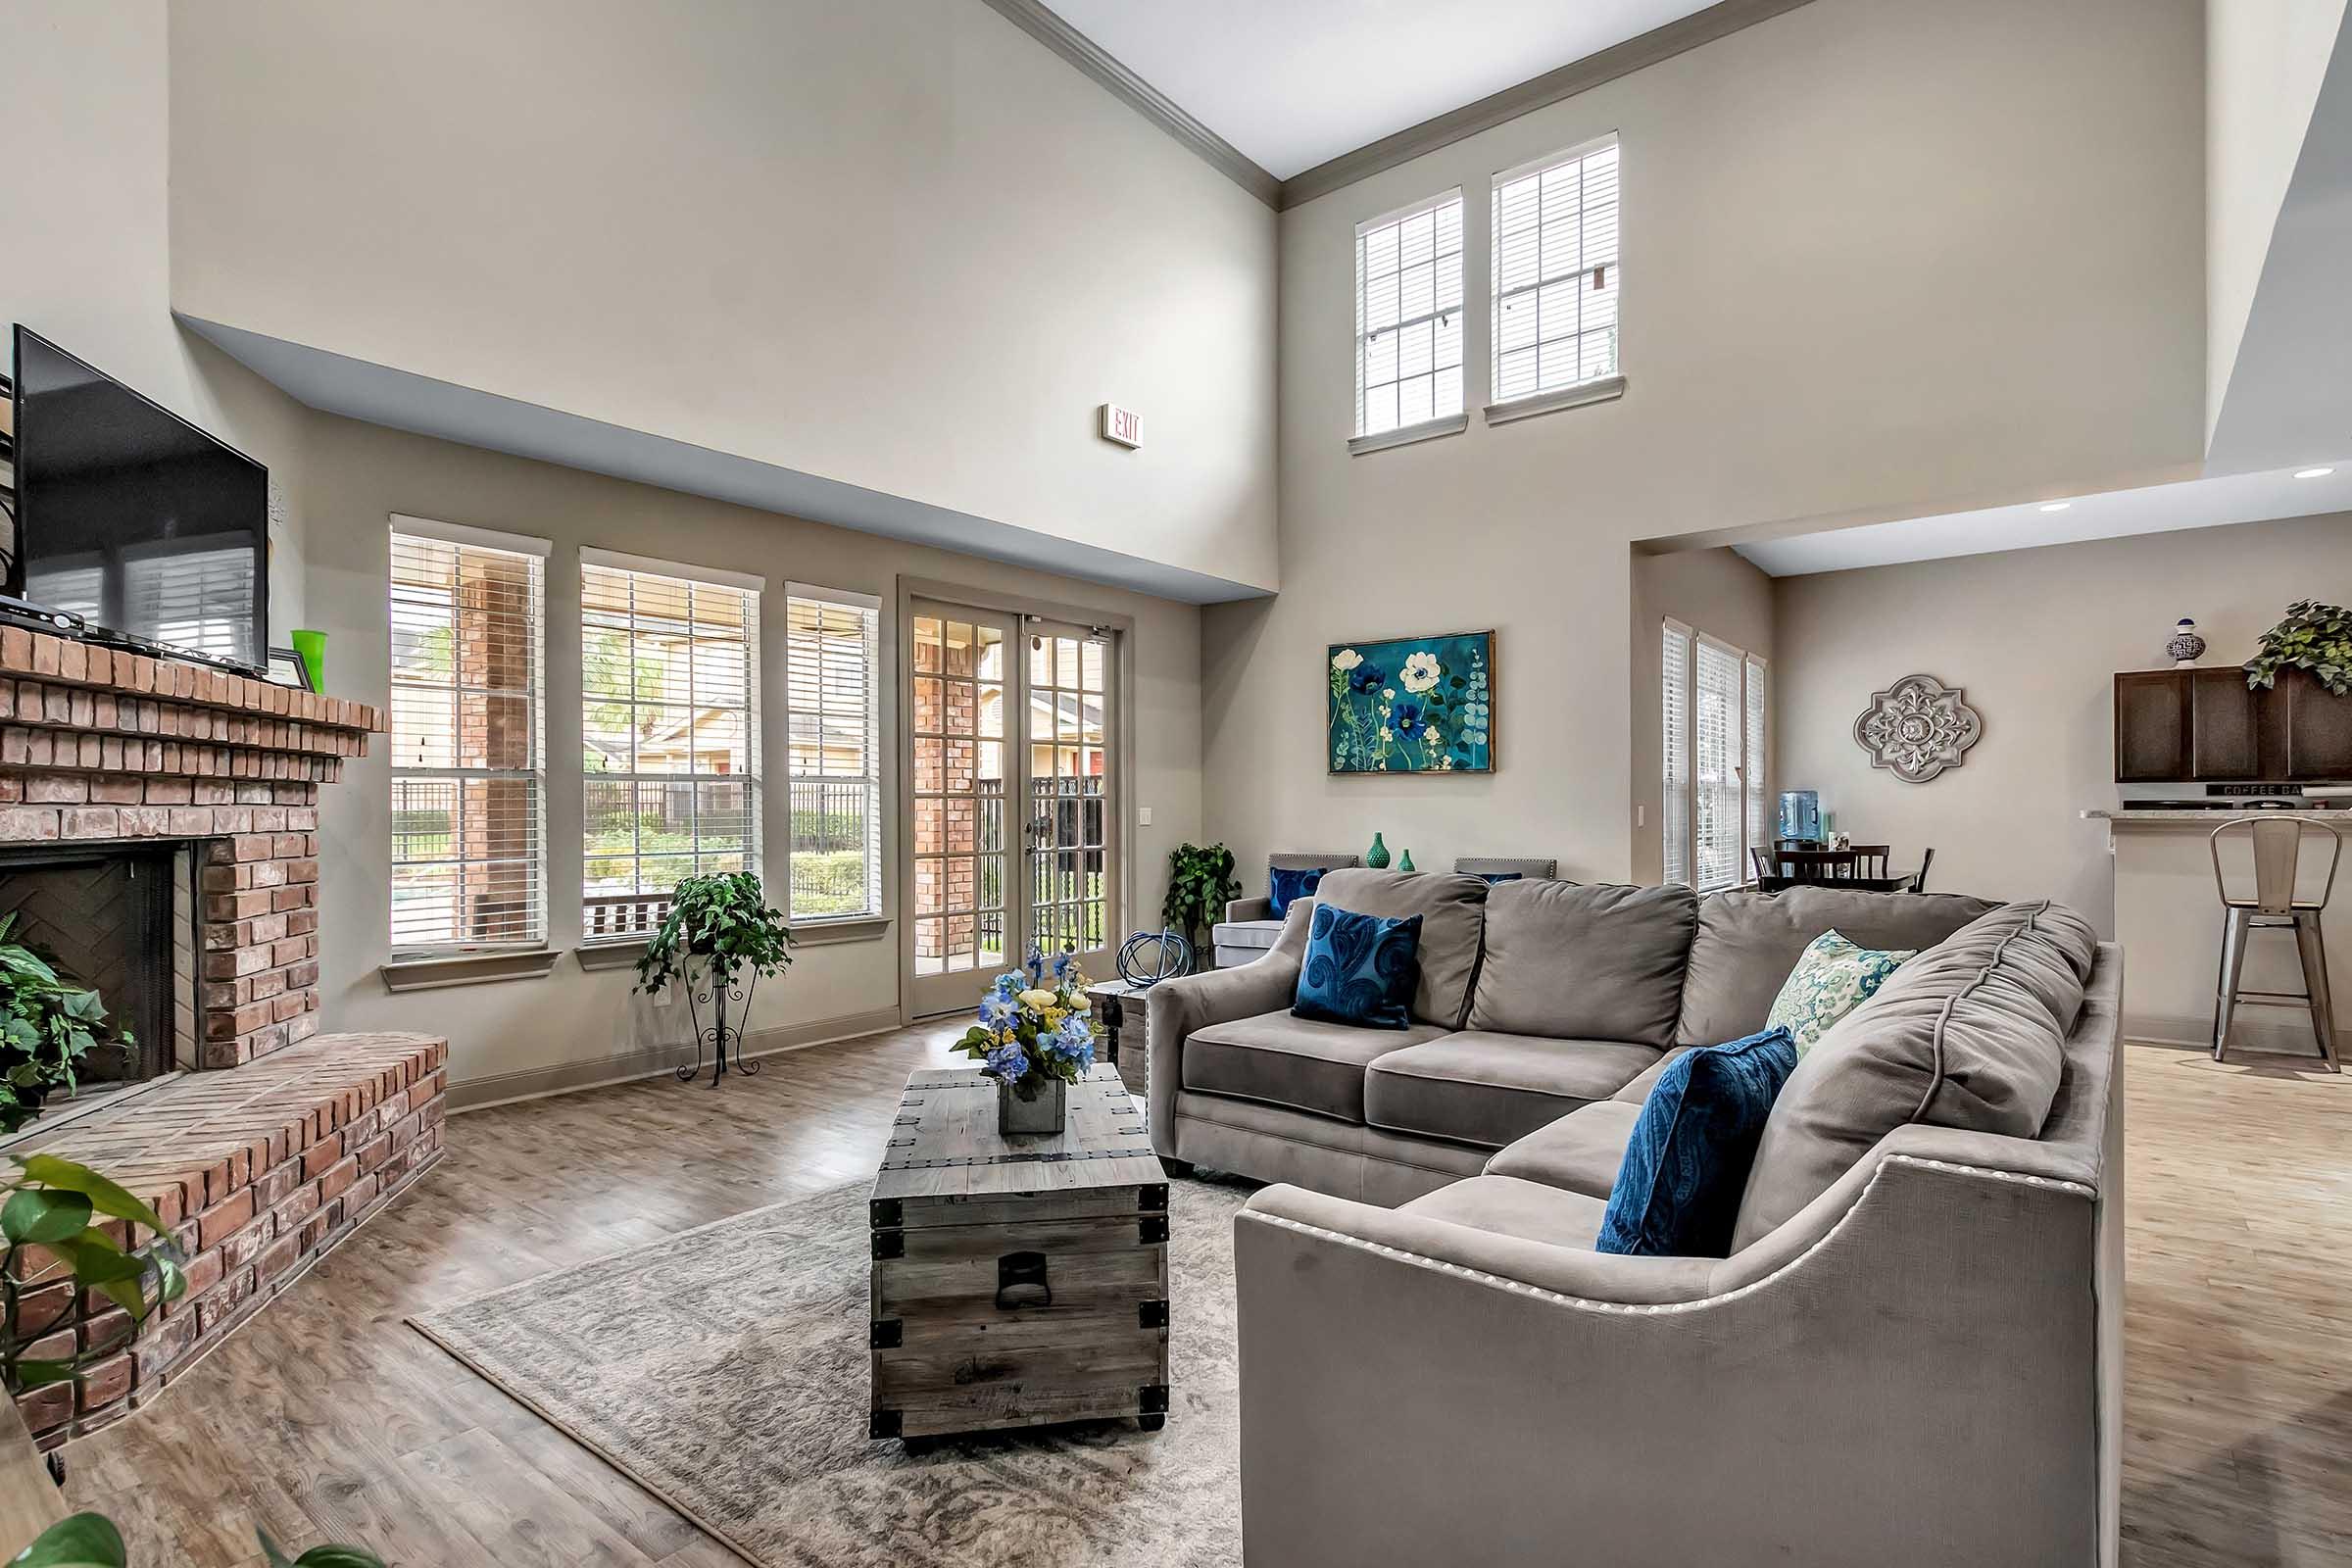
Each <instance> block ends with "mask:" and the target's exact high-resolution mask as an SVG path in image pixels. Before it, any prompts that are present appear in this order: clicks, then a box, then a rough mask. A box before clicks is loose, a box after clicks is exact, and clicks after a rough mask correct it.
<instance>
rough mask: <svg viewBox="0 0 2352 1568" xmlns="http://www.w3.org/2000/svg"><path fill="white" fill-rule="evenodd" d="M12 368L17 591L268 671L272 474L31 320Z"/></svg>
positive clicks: (114, 628)
mask: <svg viewBox="0 0 2352 1568" xmlns="http://www.w3.org/2000/svg"><path fill="white" fill-rule="evenodd" d="M15 363H16V372H15V373H16V487H17V529H16V533H17V550H16V554H15V557H14V559H13V560H11V561H10V563H9V572H8V591H9V592H10V593H12V594H14V595H16V596H17V597H18V598H20V599H25V600H27V601H29V602H31V603H33V604H35V605H38V606H40V607H42V608H43V609H46V610H64V611H70V612H72V613H74V614H77V615H80V616H81V617H82V618H83V619H85V620H87V621H88V622H89V623H90V625H91V626H92V627H94V628H99V629H101V630H103V631H107V632H113V633H116V634H118V635H120V636H123V637H126V638H130V639H132V640H134V641H137V642H142V643H157V644H162V645H163V646H164V647H166V648H170V649H174V650H181V651H185V652H188V653H193V654H198V655H201V656H203V657H205V658H208V659H212V660H217V661H222V662H230V663H237V664H245V665H257V666H258V665H262V664H264V663H265V662H267V660H268V657H269V628H270V470H269V469H267V468H265V467H263V466H261V465H260V464H258V463H256V462H254V461H253V460H252V459H251V458H249V457H247V456H245V455H244V454H243V453H241V452H238V451H236V450H235V449H234V448H232V447H229V446H227V445H225V444H224V443H222V442H220V441H217V440H215V439H214V438H213V437H211V436H209V435H207V434H205V433H204V432H203V431H202V430H199V429H197V428H196V426H194V425H192V424H190V423H188V421H187V420H185V419H183V418H181V417H179V416H177V415H175V414H173V413H172V412H171V411H170V410H168V409H165V408H162V407H160V406H158V405H157V404H155V403H152V402H150V401H149V400H147V399H146V398H143V397H141V396H140V395H139V394H138V393H136V392H133V391H132V390H131V389H130V388H128V387H126V386H124V385H123V384H122V383H121V382H120V381H117V380H115V379H114V378H113V377H111V376H109V375H107V374H105V373H104V372H103V371H100V370H97V369H95V368H91V367H90V366H87V365H84V364H83V363H82V362H81V361H79V360H77V359H75V358H74V357H73V355H71V354H68V353H67V352H66V351H65V350H63V349H61V348H59V347H58V346H57V345H56V344H54V343H51V342H50V341H48V340H47V339H46V338H44V337H42V336H40V335H39V334H38V333H36V332H32V331H29V330H27V329H26V328H25V327H23V326H19V327H18V328H17V329H16V360H15Z"/></svg>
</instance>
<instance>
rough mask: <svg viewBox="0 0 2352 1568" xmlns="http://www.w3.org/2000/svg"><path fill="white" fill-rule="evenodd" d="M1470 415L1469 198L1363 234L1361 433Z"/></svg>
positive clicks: (1358, 245) (1408, 214)
mask: <svg viewBox="0 0 2352 1568" xmlns="http://www.w3.org/2000/svg"><path fill="white" fill-rule="evenodd" d="M1461 412H1462V193H1461V192H1460V191H1459V190H1450V191H1447V192H1446V194H1445V195H1443V196H1440V197H1437V198H1435V199H1433V200H1431V201H1427V202H1423V203H1420V204H1419V205H1417V206H1413V207H1407V208H1405V209H1403V210H1402V211H1400V212H1396V213H1391V214H1390V215H1389V216H1387V217H1386V218H1376V219H1373V220H1372V221H1370V222H1368V223H1359V224H1357V225H1356V230H1355V433H1356V434H1357V435H1359V436H1365V435H1380V434H1382V433H1384V432H1386V431H1390V430H1400V429H1404V428H1407V427H1409V426H1411V425H1415V424H1421V423H1424V422H1426V421H1428V420H1430V419H1440V418H1446V417H1450V416H1453V415H1457V414H1459V413H1461Z"/></svg>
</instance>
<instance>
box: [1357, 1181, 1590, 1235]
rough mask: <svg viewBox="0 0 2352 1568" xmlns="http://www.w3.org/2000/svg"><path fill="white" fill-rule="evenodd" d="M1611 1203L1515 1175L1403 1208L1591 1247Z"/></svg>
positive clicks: (1454, 1187) (1447, 1190) (1448, 1190)
mask: <svg viewBox="0 0 2352 1568" xmlns="http://www.w3.org/2000/svg"><path fill="white" fill-rule="evenodd" d="M1606 1207H1607V1205H1606V1204H1604V1203H1603V1202H1601V1201H1600V1200H1599V1199H1597V1198H1587V1197H1586V1196H1585V1195H1584V1194H1582V1193H1570V1192H1563V1191H1561V1190H1560V1189H1559V1188H1557V1187H1545V1186H1543V1185H1542V1184H1540V1183H1537V1182H1523V1181H1519V1180H1517V1179H1516V1178H1514V1177H1510V1176H1473V1177H1470V1178H1469V1179H1468V1180H1466V1181H1458V1182H1454V1183H1452V1184H1451V1185H1449V1186H1446V1187H1441V1188H1439V1189H1438V1190H1437V1191H1436V1192H1434V1193H1430V1194H1428V1195H1427V1196H1425V1197H1421V1198H1416V1199H1414V1200H1413V1201H1411V1202H1409V1203H1406V1204H1404V1205H1403V1206H1402V1208H1401V1209H1400V1210H1399V1212H1401V1213H1406V1214H1418V1215H1420V1216H1422V1217H1423V1218H1425V1219H1442V1220H1449V1221H1451V1222H1452V1223H1454V1224H1456V1225H1467V1226H1470V1227H1471V1228H1472V1229H1474V1230H1482V1231H1492V1232H1493V1233H1494V1234H1495V1235H1496V1236H1516V1237H1519V1238H1521V1239H1522V1240H1525V1241H1531V1242H1548V1243H1550V1244H1551V1245H1552V1246H1554V1247H1578V1248H1584V1249H1586V1250H1591V1249H1592V1246H1593V1237H1594V1236H1595V1235H1597V1234H1599V1231H1600V1216H1601V1213H1602V1211H1603V1210H1604V1209H1605V1208H1606Z"/></svg>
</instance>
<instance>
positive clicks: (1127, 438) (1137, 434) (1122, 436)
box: [1096, 403, 1144, 447]
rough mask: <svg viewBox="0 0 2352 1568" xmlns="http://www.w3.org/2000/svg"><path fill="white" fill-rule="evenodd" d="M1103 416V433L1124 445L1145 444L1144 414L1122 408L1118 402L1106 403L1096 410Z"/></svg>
mask: <svg viewBox="0 0 2352 1568" xmlns="http://www.w3.org/2000/svg"><path fill="white" fill-rule="evenodd" d="M1096 412H1097V413H1099V414H1100V415H1101V416H1102V419H1103V426H1102V435H1103V440H1105V441H1114V442H1116V443H1118V444H1119V445H1120V446H1123V447H1140V446H1142V445H1143V444H1144V417H1143V416H1142V415H1140V414H1138V413H1136V412H1135V411H1134V410H1133V409H1122V408H1120V407H1119V406H1118V405H1117V404H1116V403H1105V404H1103V406H1102V408H1101V409H1099V410H1098V411H1096Z"/></svg>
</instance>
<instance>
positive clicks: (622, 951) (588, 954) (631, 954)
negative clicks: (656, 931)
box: [571, 937, 645, 971]
mask: <svg viewBox="0 0 2352 1568" xmlns="http://www.w3.org/2000/svg"><path fill="white" fill-rule="evenodd" d="M571 956H573V957H574V958H576V959H578V960H579V965H580V967H581V968H583V969H587V970H591V971H594V970H598V969H626V968H629V967H631V966H632V965H634V964H635V963H636V962H637V960H638V959H639V958H642V957H644V956H645V938H643V937H607V938H605V939H604V940H603V941H601V942H583V943H581V944H580V945H579V946H578V947H576V948H574V949H572V950H571Z"/></svg>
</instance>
